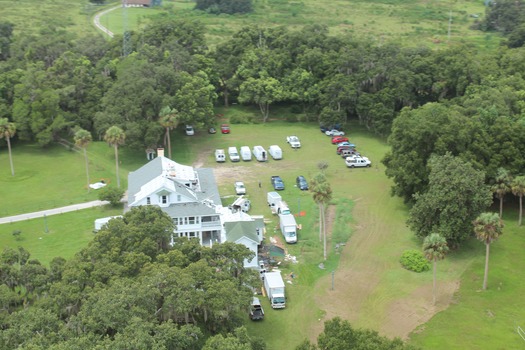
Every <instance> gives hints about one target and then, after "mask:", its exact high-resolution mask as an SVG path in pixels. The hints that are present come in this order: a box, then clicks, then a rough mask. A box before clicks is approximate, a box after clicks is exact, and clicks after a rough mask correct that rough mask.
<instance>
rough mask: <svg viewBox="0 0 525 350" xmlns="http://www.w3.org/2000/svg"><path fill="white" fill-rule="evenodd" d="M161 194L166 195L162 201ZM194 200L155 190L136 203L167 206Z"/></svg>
mask: <svg viewBox="0 0 525 350" xmlns="http://www.w3.org/2000/svg"><path fill="white" fill-rule="evenodd" d="M163 196H166V198H165V200H166V202H165V203H164V199H163ZM193 202H195V200H190V199H189V198H187V197H185V196H182V195H180V194H177V193H173V192H167V191H165V190H164V191H163V190H161V191H157V192H155V193H152V194H151V195H149V196H147V197H144V198H143V199H141V200H140V201H138V203H137V204H136V205H158V206H159V207H169V206H170V204H182V203H193Z"/></svg>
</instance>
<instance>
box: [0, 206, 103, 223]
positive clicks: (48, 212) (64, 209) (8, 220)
mask: <svg viewBox="0 0 525 350" xmlns="http://www.w3.org/2000/svg"><path fill="white" fill-rule="evenodd" d="M106 204H109V202H108V201H92V202H86V203H80V204H73V205H68V206H67V207H61V208H55V209H47V210H42V211H36V212H34V213H27V214H20V215H15V216H6V217H3V218H0V224H8V223H11V222H16V221H24V220H29V219H36V218H42V217H44V215H46V216H49V215H57V214H62V213H68V212H70V211H77V210H81V209H88V208H93V207H100V206H102V205H106Z"/></svg>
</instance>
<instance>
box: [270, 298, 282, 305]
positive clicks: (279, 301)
mask: <svg viewBox="0 0 525 350" xmlns="http://www.w3.org/2000/svg"><path fill="white" fill-rule="evenodd" d="M273 303H274V304H284V297H277V298H273Z"/></svg>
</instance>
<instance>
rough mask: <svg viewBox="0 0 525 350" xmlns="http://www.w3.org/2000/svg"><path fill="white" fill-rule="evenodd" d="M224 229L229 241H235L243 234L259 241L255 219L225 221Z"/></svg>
mask: <svg viewBox="0 0 525 350" xmlns="http://www.w3.org/2000/svg"><path fill="white" fill-rule="evenodd" d="M224 229H225V231H226V240H227V241H228V242H235V241H237V240H238V239H240V238H242V237H243V236H244V237H248V238H249V239H251V240H253V241H254V242H259V238H258V237H257V233H255V221H234V222H225V223H224Z"/></svg>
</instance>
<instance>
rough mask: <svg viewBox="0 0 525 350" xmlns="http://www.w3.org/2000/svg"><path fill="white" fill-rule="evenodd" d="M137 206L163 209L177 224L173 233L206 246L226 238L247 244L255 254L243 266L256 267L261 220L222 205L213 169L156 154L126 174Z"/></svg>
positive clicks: (131, 204)
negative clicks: (194, 165)
mask: <svg viewBox="0 0 525 350" xmlns="http://www.w3.org/2000/svg"><path fill="white" fill-rule="evenodd" d="M140 205H157V206H159V207H160V208H162V210H163V211H164V212H166V213H167V214H168V215H169V216H170V217H171V218H172V219H173V222H174V224H175V225H176V229H175V231H174V235H175V236H178V237H188V238H195V239H198V240H199V242H200V244H201V245H203V246H207V247H211V246H212V245H213V244H214V243H222V242H226V241H230V242H236V243H241V244H244V245H246V246H247V247H248V248H249V249H250V250H252V251H253V252H254V253H255V255H256V257H255V258H254V259H253V260H252V262H246V264H247V265H246V266H247V267H248V266H250V267H251V265H254V267H256V266H257V260H258V259H257V245H259V244H260V243H261V241H262V230H261V225H260V223H259V221H260V219H257V220H255V219H253V218H251V217H250V215H248V214H245V213H242V212H240V211H239V212H238V213H232V211H231V210H230V209H229V208H227V207H223V206H222V204H221V199H220V196H219V190H218V188H217V184H216V182H215V177H214V175H213V169H210V168H197V169H195V168H193V167H191V166H187V165H182V164H179V163H177V162H175V161H173V160H171V159H169V158H166V157H164V156H163V155H159V157H157V158H155V159H153V160H151V161H150V162H148V163H146V164H145V165H144V166H142V167H141V168H139V169H138V170H136V171H133V172H131V173H130V174H129V175H128V207H129V208H133V207H136V206H140ZM241 214H242V215H241Z"/></svg>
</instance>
